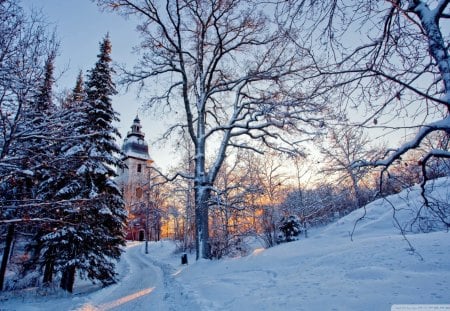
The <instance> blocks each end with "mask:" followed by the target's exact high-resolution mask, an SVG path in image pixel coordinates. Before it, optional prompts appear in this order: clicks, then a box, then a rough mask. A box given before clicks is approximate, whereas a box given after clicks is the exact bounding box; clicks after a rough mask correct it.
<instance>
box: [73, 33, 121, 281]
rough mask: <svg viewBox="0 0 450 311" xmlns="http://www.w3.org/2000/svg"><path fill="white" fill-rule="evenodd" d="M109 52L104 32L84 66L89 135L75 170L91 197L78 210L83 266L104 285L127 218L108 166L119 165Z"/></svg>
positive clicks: (111, 277) (110, 277)
mask: <svg viewBox="0 0 450 311" xmlns="http://www.w3.org/2000/svg"><path fill="white" fill-rule="evenodd" d="M110 53H111V42H110V40H109V36H108V35H107V36H106V37H105V38H104V40H103V41H102V43H101V44H100V54H99V55H98V60H97V63H96V64H95V67H94V68H93V69H92V70H90V71H89V74H88V79H87V82H86V95H87V99H86V103H87V107H86V108H87V109H86V114H87V115H86V116H87V118H86V121H87V124H86V130H87V131H88V133H89V134H90V135H89V139H86V140H85V143H84V146H85V148H86V149H85V150H86V151H87V155H88V157H87V159H86V160H85V161H84V163H83V164H82V165H81V166H80V167H79V169H78V171H77V173H78V174H79V175H80V176H82V178H83V180H84V182H85V183H84V185H85V189H84V191H85V194H86V196H87V197H88V198H89V199H90V200H89V201H88V203H86V204H85V206H84V208H85V209H86V212H85V213H83V217H85V218H84V219H85V221H84V222H83V225H85V227H84V230H86V235H87V237H88V239H87V240H85V241H84V243H85V247H87V249H89V254H88V255H89V256H86V257H85V266H84V269H86V271H87V276H88V277H89V278H90V279H97V280H100V281H101V282H103V283H104V284H105V283H106V284H107V283H110V282H113V281H114V277H115V272H114V267H115V265H114V264H113V262H112V261H111V259H116V260H118V259H119V258H120V254H121V248H120V247H121V246H123V245H125V225H126V224H125V223H126V217H127V213H126V210H125V207H124V206H125V205H124V201H123V197H122V193H121V191H120V189H119V187H118V186H117V184H116V183H115V181H114V180H113V179H112V178H113V177H115V176H116V175H117V174H116V172H115V171H114V170H113V167H116V168H119V169H120V168H123V167H124V164H123V162H122V160H121V159H120V158H119V155H120V154H121V151H120V148H119V146H118V145H117V144H116V141H115V138H116V137H120V134H119V131H118V130H117V128H115V127H114V126H113V124H112V122H113V121H119V118H118V114H117V113H116V112H115V111H114V109H113V107H112V103H111V96H113V95H114V94H116V93H117V92H116V89H115V85H114V83H113V81H112V75H113V73H114V70H113V69H112V67H111V57H110ZM89 224H90V225H89ZM83 251H84V252H85V250H84V249H83ZM86 255H87V254H86Z"/></svg>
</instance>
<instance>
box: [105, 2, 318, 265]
mask: <svg viewBox="0 0 450 311" xmlns="http://www.w3.org/2000/svg"><path fill="white" fill-rule="evenodd" d="M97 2H98V3H99V4H100V5H102V6H103V7H107V8H110V9H112V10H113V11H119V12H120V13H122V14H124V15H133V16H137V17H138V18H139V19H140V20H141V21H142V22H141V24H140V25H139V27H138V30H139V32H140V34H141V37H142V40H143V41H142V43H141V45H140V47H139V50H140V52H141V55H142V57H141V59H140V62H139V64H138V65H137V66H136V67H135V68H134V70H133V71H125V75H124V82H125V83H130V84H132V83H138V84H140V85H141V87H142V90H146V91H149V93H148V94H149V102H148V104H147V108H149V109H152V108H156V109H162V110H160V111H165V112H170V111H173V118H172V119H171V121H173V122H174V124H173V126H172V127H170V128H169V129H168V133H172V132H173V131H174V130H175V129H177V128H183V129H185V130H186V131H187V132H188V134H189V137H190V139H191V140H192V143H193V145H194V149H195V171H194V175H193V176H190V177H191V178H193V179H194V188H195V211H196V250H197V258H209V257H210V245H209V228H208V201H209V198H210V196H211V191H213V185H214V182H215V180H216V177H217V174H218V172H219V170H220V167H221V166H222V164H223V162H224V160H225V158H226V156H227V153H228V152H229V151H230V149H231V148H250V149H253V150H255V151H259V152H261V149H259V148H256V147H255V144H252V143H250V142H249V140H256V141H259V142H260V143H261V144H262V145H265V146H267V147H270V148H277V149H280V150H285V151H288V150H290V151H295V149H296V145H297V143H298V142H299V136H298V134H299V133H307V132H309V131H311V128H310V125H314V124H316V125H319V124H320V123H321V122H322V121H321V120H320V116H319V113H320V112H321V110H322V109H323V107H319V106H317V105H313V104H311V103H310V102H309V101H306V100H305V97H304V96H303V92H302V90H301V89H299V88H298V87H297V84H296V83H294V81H295V79H298V78H299V77H300V75H301V74H302V73H303V72H304V71H305V70H307V67H306V65H305V63H304V62H303V61H302V60H303V55H302V53H299V52H298V51H296V50H295V49H293V48H292V47H291V46H290V44H291V42H289V41H288V40H287V33H286V30H284V29H281V28H279V27H278V26H277V25H276V24H275V23H273V22H272V21H271V19H270V18H269V16H268V15H267V12H272V11H273V10H272V9H273V8H274V7H271V6H273V5H272V4H267V3H261V2H260V1H243V0H235V1H202V0H198V1H192V0H166V1H151V0H147V1H144V0H114V1H113V0H97ZM155 85H158V86H159V88H155ZM147 86H148V88H147ZM158 91H160V93H158ZM178 113H181V116H180V115H178ZM294 135H295V136H294ZM293 137H295V138H293ZM206 158H208V159H209V158H211V159H213V160H212V162H211V164H210V165H208V164H207V161H206Z"/></svg>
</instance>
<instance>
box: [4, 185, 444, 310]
mask: <svg viewBox="0 0 450 311" xmlns="http://www.w3.org/2000/svg"><path fill="white" fill-rule="evenodd" d="M435 189H437V190H436V192H435V195H436V196H440V197H441V198H442V199H443V200H447V202H450V200H449V196H450V194H449V193H450V187H449V183H448V181H445V180H440V181H439V182H436V184H435ZM419 202H420V198H419V197H418V188H413V190H412V191H404V192H403V193H402V194H401V195H400V196H399V195H395V196H391V197H389V198H387V200H378V201H376V202H373V203H371V204H369V205H368V206H367V208H366V213H367V214H366V215H365V218H364V220H362V221H360V222H358V224H357V226H356V231H355V233H354V235H353V241H352V240H351V239H350V237H349V232H351V231H352V230H353V227H354V225H355V221H356V220H357V219H358V218H360V217H361V216H362V215H363V213H364V210H362V209H361V210H357V211H355V212H353V213H351V214H349V215H347V216H346V217H344V218H341V219H340V220H338V221H337V222H335V223H333V224H331V225H329V226H327V227H324V228H321V229H316V230H311V231H310V232H309V235H308V238H307V239H301V240H300V241H297V242H291V243H287V244H283V245H280V246H277V247H274V248H271V249H266V250H264V249H262V248H261V249H260V248H257V249H255V250H254V251H253V253H252V254H251V255H249V256H247V257H242V258H234V259H225V260H221V261H207V260H200V261H198V262H195V260H194V258H193V256H190V257H189V265H187V266H182V265H180V255H179V254H173V250H174V245H173V243H171V242H169V241H162V242H156V243H151V244H150V250H149V254H148V255H146V254H145V253H144V244H142V243H138V244H136V243H133V244H130V245H128V247H127V249H126V253H125V254H124V256H123V259H122V261H121V263H120V264H119V272H120V274H121V280H120V282H119V283H118V284H115V285H113V286H110V287H107V288H103V289H99V288H98V287H95V286H90V285H87V284H84V283H83V284H75V286H76V292H75V294H74V295H66V294H62V293H60V292H57V293H54V294H51V295H50V296H45V297H43V296H37V295H36V294H30V293H27V292H18V293H14V295H12V294H11V293H8V294H2V295H0V310H8V311H9V310H20V311H22V310H186V311H189V310H390V309H391V306H392V305H393V304H447V306H441V307H442V308H444V307H445V308H444V309H443V310H450V305H448V304H450V233H448V232H446V231H437V232H431V233H418V234H408V235H407V239H408V241H409V243H408V242H407V241H406V240H405V238H404V237H403V236H402V235H400V234H399V230H398V229H396V228H395V226H396V225H397V223H396V222H395V221H394V220H393V217H392V216H393V208H392V206H394V207H395V214H396V216H397V218H398V219H399V221H400V223H401V224H403V223H405V222H404V220H405V219H410V215H411V213H412V212H414V211H415V210H417V209H418V208H420V204H419ZM412 228H413V229H414V226H413V227H412ZM411 246H412V247H413V248H414V249H415V252H412V251H411V250H412V249H411ZM402 310H403V309H402ZM405 310H406V309H405ZM421 310H425V309H421Z"/></svg>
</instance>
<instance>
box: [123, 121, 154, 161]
mask: <svg viewBox="0 0 450 311" xmlns="http://www.w3.org/2000/svg"><path fill="white" fill-rule="evenodd" d="M144 137H145V134H144V132H142V125H141V120H139V116H138V115H136V118H134V120H133V124H132V125H131V131H129V132H128V134H127V137H126V138H125V140H124V142H123V145H122V152H123V153H124V154H125V158H128V157H132V158H135V159H140V160H151V158H150V155H149V153H148V144H147V142H146V141H145V140H144Z"/></svg>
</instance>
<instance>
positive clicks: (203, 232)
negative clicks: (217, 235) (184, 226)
mask: <svg viewBox="0 0 450 311" xmlns="http://www.w3.org/2000/svg"><path fill="white" fill-rule="evenodd" d="M196 192H197V193H196V202H195V219H196V221H195V225H196V228H195V229H196V230H195V234H196V237H195V244H196V245H195V246H196V247H195V249H196V259H197V260H198V259H200V258H204V259H211V246H210V243H209V209H208V200H209V196H210V191H209V190H207V189H205V187H201V188H200V189H197V188H196Z"/></svg>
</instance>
